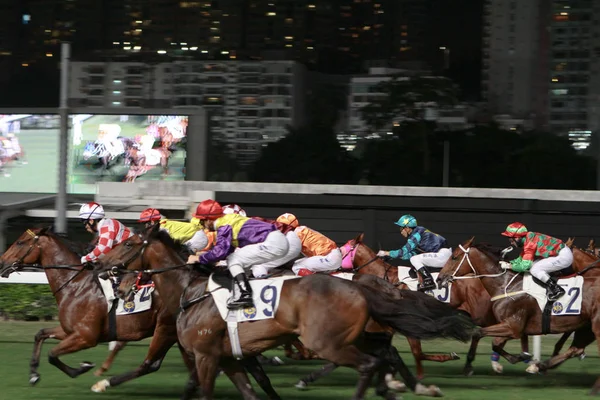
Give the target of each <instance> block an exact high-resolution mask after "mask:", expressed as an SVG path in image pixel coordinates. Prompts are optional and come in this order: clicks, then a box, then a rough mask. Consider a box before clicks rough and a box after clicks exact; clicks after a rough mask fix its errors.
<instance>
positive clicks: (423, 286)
mask: <svg viewBox="0 0 600 400" xmlns="http://www.w3.org/2000/svg"><path fill="white" fill-rule="evenodd" d="M435 288H436V285H435V282H433V281H431V282H423V283H419V285H417V290H419V291H421V292H427V291H428V290H433V289H435Z"/></svg>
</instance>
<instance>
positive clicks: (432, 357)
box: [407, 338, 460, 379]
mask: <svg viewBox="0 0 600 400" xmlns="http://www.w3.org/2000/svg"><path fill="white" fill-rule="evenodd" d="M407 340H408V342H409V343H411V341H414V342H416V346H418V347H419V351H420V353H421V360H423V361H434V362H440V363H443V362H446V361H453V360H459V359H460V357H459V356H458V354H456V353H455V352H452V353H450V354H428V353H423V350H422V349H421V341H420V340H417V339H410V338H407ZM411 350H412V343H411ZM421 372H422V371H421ZM419 379H421V378H419Z"/></svg>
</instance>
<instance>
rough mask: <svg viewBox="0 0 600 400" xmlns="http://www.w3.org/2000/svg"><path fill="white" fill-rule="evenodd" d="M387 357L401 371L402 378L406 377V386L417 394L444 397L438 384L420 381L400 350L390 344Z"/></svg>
mask: <svg viewBox="0 0 600 400" xmlns="http://www.w3.org/2000/svg"><path fill="white" fill-rule="evenodd" d="M387 358H388V360H389V362H390V363H391V364H392V365H394V367H395V369H396V371H397V372H399V373H400V376H402V379H404V383H406V386H408V388H409V389H410V390H412V391H413V392H415V394H417V395H419V396H430V397H442V396H443V394H442V391H441V390H440V388H438V387H437V386H433V385H431V386H429V387H427V386H425V385H423V384H422V383H420V382H418V381H417V379H416V378H415V377H414V375H413V374H412V373H411V372H410V370H409V369H408V367H407V366H406V364H405V363H404V360H402V357H400V354H399V353H398V350H397V349H396V348H395V347H394V346H391V345H390V346H389V347H388V351H387Z"/></svg>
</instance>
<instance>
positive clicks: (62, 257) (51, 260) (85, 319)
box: [0, 228, 279, 399]
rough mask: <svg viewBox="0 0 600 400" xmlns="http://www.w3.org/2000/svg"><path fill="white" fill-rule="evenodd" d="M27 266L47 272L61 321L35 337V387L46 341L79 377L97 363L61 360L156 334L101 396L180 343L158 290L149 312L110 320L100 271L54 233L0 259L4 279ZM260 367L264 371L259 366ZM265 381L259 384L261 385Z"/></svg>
mask: <svg viewBox="0 0 600 400" xmlns="http://www.w3.org/2000/svg"><path fill="white" fill-rule="evenodd" d="M24 267H29V268H39V269H41V270H43V271H45V272H46V276H47V277H48V282H49V284H50V288H51V290H52V292H53V294H54V296H55V298H56V301H57V303H58V308H59V320H60V323H61V326H58V327H55V328H46V329H42V330H40V331H39V332H38V333H37V335H36V336H35V344H34V351H33V356H32V358H31V363H30V368H31V369H30V380H29V382H30V383H31V384H32V385H33V384H36V383H37V382H38V381H39V380H40V375H39V373H38V367H39V360H40V353H41V348H42V344H43V342H44V341H45V340H46V339H48V338H54V339H58V340H60V341H61V342H60V343H59V344H58V345H56V346H55V347H54V348H52V349H51V350H50V352H49V353H48V361H49V362H50V364H52V365H54V366H56V367H57V368H59V369H60V370H61V371H63V372H64V373H66V374H67V375H69V376H70V377H72V378H75V377H77V376H79V375H81V374H83V373H85V372H87V371H89V370H90V369H91V368H93V367H94V364H92V363H89V362H84V363H82V364H81V365H80V367H79V368H72V367H70V366H68V365H66V364H64V363H63V362H62V361H60V360H59V358H58V357H59V356H61V355H64V354H70V353H74V352H76V351H79V350H83V349H87V348H90V347H94V346H96V345H97V344H98V343H99V342H108V341H112V340H118V341H133V340H141V339H144V338H147V337H150V336H152V341H151V343H150V348H149V349H148V353H147V355H146V359H145V360H144V362H143V363H142V364H141V365H140V366H139V367H138V368H137V369H136V370H134V371H131V372H127V373H124V374H121V375H118V376H114V377H112V378H110V380H103V381H101V382H99V383H97V384H96V385H94V386H93V387H92V390H93V391H97V392H102V391H105V390H106V388H107V387H109V386H113V387H114V386H117V385H120V384H122V383H124V382H127V381H129V380H132V379H135V378H137V377H140V376H143V375H146V374H149V373H151V372H155V371H157V370H158V369H159V368H160V366H161V364H162V361H163V359H164V357H165V355H166V354H167V352H168V350H169V349H170V348H171V347H172V346H173V344H175V343H178V342H177V329H176V327H175V320H174V317H173V314H172V313H171V312H170V311H168V310H167V309H166V308H165V307H163V303H162V301H161V299H160V297H158V295H157V293H156V292H154V293H153V294H152V302H153V303H152V308H151V310H150V311H146V312H141V313H136V314H132V315H126V316H116V321H115V324H114V325H112V324H111V323H110V321H109V316H108V307H107V303H106V298H105V297H104V294H103V293H102V289H101V288H100V285H99V284H98V283H97V282H96V279H97V272H95V271H91V270H87V269H84V268H83V266H82V265H81V263H80V258H79V256H78V255H77V254H76V253H75V252H73V251H71V250H70V249H69V248H68V247H67V245H66V244H65V242H64V240H63V239H62V238H60V237H58V236H57V235H55V234H53V233H52V231H51V230H50V228H43V229H40V228H37V229H28V230H27V231H26V232H25V233H23V234H22V235H21V236H20V237H19V239H18V240H17V241H16V242H15V243H14V244H13V245H12V246H11V247H10V248H9V249H8V250H7V251H6V252H5V253H4V254H3V255H2V257H0V276H2V277H8V276H9V275H10V274H11V273H12V272H15V271H18V270H20V269H22V268H24ZM178 345H179V343H178ZM179 349H180V350H181V351H182V355H183V359H184V361H185V363H186V365H187V367H188V369H190V370H192V369H193V368H194V365H193V362H192V361H191V360H190V359H189V357H188V356H187V354H185V353H184V352H183V350H182V348H181V346H179ZM115 354H116V353H115ZM252 360H255V359H250V360H249V364H250V366H249V368H250V367H255V364H258V363H257V362H255V361H252ZM256 368H257V369H260V370H262V369H261V368H260V366H258V367H256ZM251 372H253V375H254V373H255V372H256V370H254V369H252V371H251ZM262 375H264V373H263V374H262ZM255 377H256V378H257V380H259V379H262V376H261V374H260V371H258V372H256V375H255ZM267 380H268V379H267ZM263 382H264V381H263V380H259V383H261V386H262V383H263ZM268 388H270V390H269V391H268V393H269V395H270V396H271V397H270V398H273V399H278V398H279V397H278V396H277V394H276V393H275V392H274V391H273V390H272V387H271V386H270V382H268V386H267V389H268ZM195 389H196V387H195V385H188V386H187V387H186V391H185V394H184V398H189V397H190V396H192V394H193V392H194V391H195ZM263 389H265V387H263ZM267 389H265V391H267Z"/></svg>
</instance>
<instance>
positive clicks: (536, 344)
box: [533, 336, 542, 361]
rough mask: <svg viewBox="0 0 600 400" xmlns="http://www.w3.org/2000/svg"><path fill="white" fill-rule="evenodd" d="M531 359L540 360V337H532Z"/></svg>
mask: <svg viewBox="0 0 600 400" xmlns="http://www.w3.org/2000/svg"><path fill="white" fill-rule="evenodd" d="M533 359H534V360H537V361H540V360H541V359H542V337H541V336H534V337H533Z"/></svg>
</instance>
